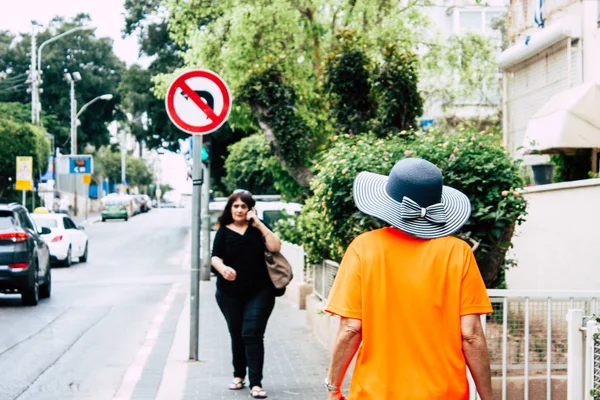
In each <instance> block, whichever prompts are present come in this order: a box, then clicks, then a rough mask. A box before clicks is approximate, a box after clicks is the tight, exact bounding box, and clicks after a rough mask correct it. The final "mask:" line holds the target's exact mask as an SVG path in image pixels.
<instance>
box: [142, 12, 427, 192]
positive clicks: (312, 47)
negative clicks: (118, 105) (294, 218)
mask: <svg viewBox="0 0 600 400" xmlns="http://www.w3.org/2000/svg"><path fill="white" fill-rule="evenodd" d="M165 4H166V5H167V8H168V9H169V14H170V27H171V29H172V31H173V33H174V37H175V39H176V40H177V42H178V43H180V44H184V45H185V46H187V51H186V53H185V65H186V66H190V67H191V66H202V67H203V68H207V69H211V70H214V71H216V72H218V73H219V74H220V75H221V76H223V77H224V79H225V80H226V81H227V82H228V84H229V86H230V88H231V89H232V91H233V94H234V98H236V99H240V100H242V102H238V103H237V104H236V105H235V106H234V107H233V110H232V113H231V115H230V123H231V124H232V126H234V127H235V128H238V127H242V129H244V130H247V129H255V130H262V131H263V132H264V133H265V134H266V137H267V140H268V141H269V142H270V143H271V145H272V148H273V151H274V154H275V155H276V156H277V158H278V159H279V161H280V162H281V163H282V165H284V167H285V169H286V170H287V171H288V172H289V173H290V175H291V176H293V177H294V179H295V180H296V181H297V182H298V183H299V184H300V185H301V186H303V187H308V181H309V179H310V178H311V176H312V173H311V172H310V167H311V165H312V163H313V162H314V159H315V156H316V154H317V153H318V151H321V150H323V149H325V148H326V143H327V141H326V138H327V137H328V136H331V135H332V134H333V133H334V132H335V130H336V129H337V128H336V127H334V126H332V124H331V123H330V121H329V115H330V112H331V111H332V110H330V108H329V103H328V102H329V100H330V99H329V95H330V93H329V92H328V90H329V89H330V88H331V85H329V86H327V81H326V77H325V75H326V64H327V63H328V60H334V62H335V60H338V58H336V56H337V55H342V54H343V55H344V56H343V57H344V58H343V59H342V60H341V61H342V62H343V65H351V64H352V63H354V62H356V59H357V57H360V58H361V60H362V61H364V63H362V64H361V65H362V66H364V67H366V66H367V65H368V60H376V61H377V62H379V61H380V60H381V58H382V56H381V53H380V51H379V49H380V48H382V46H384V45H385V44H391V43H398V46H399V47H400V48H401V49H410V48H413V47H414V46H415V44H416V43H417V41H418V38H419V37H420V35H421V34H422V32H423V29H424V27H425V26H426V20H425V18H423V17H422V15H421V14H420V12H419V10H418V7H417V5H418V3H417V2H411V3H409V4H408V5H406V4H404V2H402V1H397V0H392V1H367V0H356V1H352V2H347V3H346V2H333V1H331V0H297V1H292V2H290V1H289V0H269V1H266V0H224V1H219V2H212V1H202V0H192V1H189V2H180V1H176V0H167V1H166V3H165ZM344 31H347V32H356V36H357V37H360V38H361V46H362V47H361V49H360V51H357V52H352V50H349V51H347V52H345V51H344V48H343V44H344V43H342V42H340V41H339V37H338V34H339V33H340V32H344ZM363 49H364V50H363ZM362 61H361V62H362ZM333 67H334V68H335V65H333ZM362 71H363V75H362V76H360V77H359V76H357V77H356V79H353V82H354V84H353V85H348V86H346V87H345V88H342V86H341V84H342V83H343V82H344V81H345V78H346V76H345V75H343V74H340V75H339V76H337V77H335V76H333V74H331V80H330V83H338V84H339V85H338V86H336V87H337V88H338V89H341V92H340V91H338V92H335V93H333V92H332V93H331V94H332V95H334V96H337V99H338V100H343V101H348V100H352V101H353V104H352V105H351V106H352V107H353V108H352V110H349V111H348V114H347V115H346V114H344V113H342V112H333V115H335V117H336V119H337V120H339V122H340V123H342V124H344V125H345V126H349V124H350V125H352V128H350V129H353V130H358V131H362V130H363V129H365V125H367V124H365V121H366V122H367V123H368V122H369V121H370V119H372V116H373V111H374V109H373V108H369V109H368V110H363V109H362V106H363V103H364V100H363V98H364V97H365V96H368V95H366V94H363V93H362V92H363V91H364V90H363V88H364V87H370V85H371V83H372V81H371V80H370V78H371V76H370V74H371V72H372V71H371V70H369V71H368V72H367V71H366V69H364V68H363V70H362ZM339 72H340V73H343V71H342V70H341V69H339ZM357 72H358V71H357ZM170 79H171V77H170V76H163V77H162V78H161V79H160V80H157V86H156V87H155V89H154V90H155V93H157V94H160V93H163V92H164V91H165V89H166V85H167V83H168V82H169V81H170ZM357 85H358V86H360V85H362V86H360V88H359V89H360V91H358V92H356V91H355V92H352V90H357ZM367 102H369V101H367ZM340 104H343V103H340ZM371 104H372V103H371ZM341 109H342V106H340V107H339V108H338V109H336V110H334V111H341ZM365 115H366V117H365Z"/></svg>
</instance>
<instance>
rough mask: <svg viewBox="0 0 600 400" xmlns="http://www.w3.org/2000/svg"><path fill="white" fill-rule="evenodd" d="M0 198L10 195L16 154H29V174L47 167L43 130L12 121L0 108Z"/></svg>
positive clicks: (41, 171)
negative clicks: (31, 162) (30, 161)
mask: <svg viewBox="0 0 600 400" xmlns="http://www.w3.org/2000/svg"><path fill="white" fill-rule="evenodd" d="M0 143H2V145H1V146H0V199H2V200H0V201H6V200H7V199H12V198H14V191H13V185H14V183H15V179H16V177H15V175H16V168H17V166H16V159H17V156H31V157H33V178H34V179H38V178H39V177H40V176H41V175H42V174H43V173H44V172H45V171H46V168H47V167H48V156H49V155H50V145H49V143H48V140H46V138H45V137H44V130H43V129H41V128H39V127H36V126H33V125H31V124H28V123H20V122H15V121H14V120H12V119H10V118H9V117H8V115H7V114H4V113H2V112H0Z"/></svg>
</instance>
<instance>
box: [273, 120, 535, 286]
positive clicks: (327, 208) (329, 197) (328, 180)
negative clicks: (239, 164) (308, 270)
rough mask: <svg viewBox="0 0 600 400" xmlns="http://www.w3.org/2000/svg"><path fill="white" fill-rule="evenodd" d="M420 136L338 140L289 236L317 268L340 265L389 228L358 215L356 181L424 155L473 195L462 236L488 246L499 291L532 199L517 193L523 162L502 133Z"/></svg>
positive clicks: (482, 251) (482, 261)
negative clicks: (329, 262) (354, 247)
mask: <svg viewBox="0 0 600 400" xmlns="http://www.w3.org/2000/svg"><path fill="white" fill-rule="evenodd" d="M412 136H414V138H415V139H414V140H413V141H407V140H404V139H402V136H394V137H392V138H385V139H380V138H377V137H375V136H374V135H359V136H351V135H346V136H340V137H336V139H335V140H334V145H333V146H332V147H331V149H329V151H327V152H326V153H325V154H324V156H323V158H322V161H321V162H320V163H319V165H318V174H317V176H316V177H315V179H314V180H313V181H312V188H313V191H314V196H313V197H311V198H310V199H309V201H308V202H307V204H306V206H305V207H304V209H303V210H302V213H301V215H300V217H299V220H298V221H297V223H296V224H295V225H294V226H293V227H291V226H287V227H286V229H281V230H280V232H281V234H282V238H284V239H286V240H287V239H288V237H289V238H291V239H294V238H296V239H298V238H300V244H302V245H303V246H304V248H305V249H306V251H307V252H308V253H309V259H310V260H311V262H319V261H320V260H322V259H324V258H329V259H333V260H336V261H339V260H340V259H341V257H342V255H343V254H344V252H345V250H346V248H347V246H348V245H349V244H350V242H351V241H352V240H353V239H354V238H355V237H356V236H358V235H359V234H361V233H362V232H365V231H368V230H372V229H375V228H379V227H382V226H384V225H385V224H384V222H382V221H380V220H378V219H376V218H373V217H371V216H368V215H366V214H363V213H361V212H360V211H358V210H357V209H356V206H355V204H354V201H353V198H352V185H353V182H354V178H355V177H356V175H357V174H358V173H359V172H361V171H371V172H374V173H379V174H382V175H388V174H389V172H390V170H391V169H392V167H393V166H394V164H395V163H396V162H397V161H399V160H401V159H402V158H405V157H420V158H424V159H426V160H429V161H431V162H433V163H434V164H436V165H437V166H438V167H439V168H440V169H441V170H442V173H443V175H444V184H445V185H448V186H451V187H454V188H456V189H458V190H460V191H462V192H463V193H465V194H466V195H467V196H468V197H469V199H470V201H471V205H472V213H471V218H470V219H469V220H468V221H467V223H466V224H465V225H464V226H463V227H462V228H461V230H460V231H459V232H458V234H459V236H460V237H462V238H464V239H466V240H470V239H473V240H475V241H477V242H479V243H480V245H479V247H478V250H477V252H476V254H475V255H476V258H477V261H478V265H479V267H480V270H481V272H482V276H483V278H484V280H485V282H486V284H487V285H488V287H496V286H497V284H498V283H499V279H500V272H501V270H502V267H503V266H504V264H505V256H506V252H507V250H508V248H509V247H510V243H511V238H512V234H513V230H514V228H515V225H516V224H519V223H521V222H522V221H523V220H524V217H525V206H526V203H525V200H524V199H523V197H522V196H521V195H520V193H519V192H518V191H516V188H519V187H522V184H523V182H522V180H521V177H520V174H519V164H518V163H515V162H514V161H513V160H512V158H511V157H510V155H509V154H508V153H507V152H506V150H505V149H504V148H503V147H502V146H501V144H500V140H499V135H498V134H497V133H496V132H494V131H481V132H477V131H475V130H473V129H460V130H459V131H458V132H455V133H452V134H447V133H444V132H440V131H435V130H432V131H426V132H423V131H415V132H413V135H412ZM296 227H298V228H296ZM296 229H302V231H301V232H300V233H298V232H297V231H296ZM288 235H289V236H288Z"/></svg>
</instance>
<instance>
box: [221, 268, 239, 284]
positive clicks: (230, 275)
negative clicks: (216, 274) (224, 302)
mask: <svg viewBox="0 0 600 400" xmlns="http://www.w3.org/2000/svg"><path fill="white" fill-rule="evenodd" d="M221 275H222V276H223V278H225V279H227V280H228V281H235V278H236V277H237V272H235V269H233V268H231V267H225V268H223V270H222V271H221Z"/></svg>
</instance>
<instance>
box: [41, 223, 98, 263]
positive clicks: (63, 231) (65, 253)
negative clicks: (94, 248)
mask: <svg viewBox="0 0 600 400" xmlns="http://www.w3.org/2000/svg"><path fill="white" fill-rule="evenodd" d="M31 218H33V221H34V222H35V223H36V225H37V226H39V227H45V228H48V229H50V232H49V233H47V234H43V235H42V238H43V239H44V241H45V242H46V243H47V244H48V248H49V249H50V261H52V262H55V263H60V264H63V265H65V266H67V267H69V266H71V263H72V262H73V259H76V260H79V262H82V263H84V262H87V260H88V249H89V239H88V236H87V234H86V233H85V232H84V228H83V226H77V224H76V223H75V222H73V220H72V219H71V218H69V217H68V216H67V215H64V214H31Z"/></svg>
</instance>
